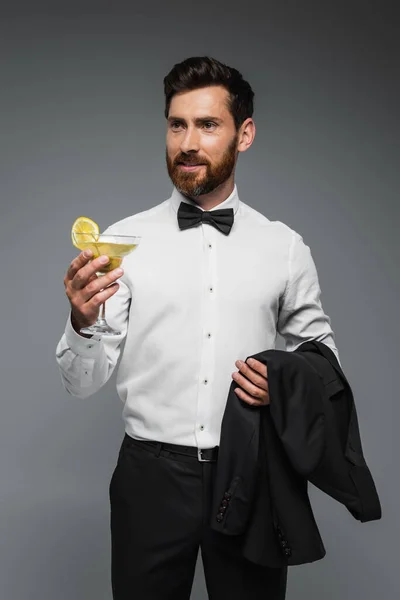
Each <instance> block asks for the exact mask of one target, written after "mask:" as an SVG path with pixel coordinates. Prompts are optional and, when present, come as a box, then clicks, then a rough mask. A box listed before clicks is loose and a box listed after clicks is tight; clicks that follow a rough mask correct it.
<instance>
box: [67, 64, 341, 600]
mask: <svg viewBox="0 0 400 600" xmlns="http://www.w3.org/2000/svg"><path fill="white" fill-rule="evenodd" d="M164 91H165V100H166V106H165V116H166V119H167V135H166V161H167V169H168V174H169V176H170V178H171V181H172V183H173V185H174V188H173V192H172V195H171V197H170V198H169V199H168V200H165V201H164V202H162V203H161V204H158V205H156V206H154V207H152V208H149V209H148V210H146V211H143V212H141V213H138V214H136V215H133V216H131V217H128V218H126V219H124V220H122V221H120V222H118V223H115V224H114V225H112V226H111V227H110V228H109V229H108V232H114V233H120V234H130V235H140V236H142V240H141V243H140V245H139V246H138V248H137V250H136V251H135V252H133V253H132V254H131V255H130V256H128V257H126V258H125V259H124V263H123V269H117V270H114V271H112V272H111V273H109V274H107V275H105V276H103V277H102V278H101V280H98V279H97V278H96V275H95V272H96V270H97V269H98V266H99V265H100V263H101V262H102V261H103V260H104V261H105V262H107V260H108V259H107V257H100V258H97V259H95V260H93V261H91V262H90V258H91V256H90V255H89V254H85V253H81V254H80V255H79V256H78V257H77V258H75V259H74V260H73V261H72V263H71V265H70V267H69V269H68V271H67V274H66V276H65V279H64V284H65V288H66V294H67V296H68V299H69V301H70V304H71V314H70V317H69V318H68V321H67V325H66V330H65V333H64V335H63V336H62V338H61V340H60V342H59V345H58V347H57V360H58V364H59V367H60V369H61V374H62V377H63V381H64V385H65V387H66V389H67V390H68V391H69V392H70V393H71V394H73V395H75V396H78V397H81V398H84V397H87V396H89V395H91V394H94V393H95V392H96V391H97V390H99V389H100V388H101V387H102V386H103V385H104V383H105V382H106V381H107V380H108V378H109V377H110V375H111V373H112V372H113V369H114V368H115V365H116V363H117V360H118V358H119V357H120V354H121V352H120V349H121V342H122V340H125V347H124V351H123V353H122V356H121V361H120V365H119V370H118V377H117V390H118V393H119V396H120V398H121V400H122V402H123V404H124V408H123V417H124V421H125V432H126V435H125V438H124V441H123V444H122V446H121V451H120V454H119V458H118V463H117V466H116V469H115V471H114V473H113V476H112V479H111V483H110V502H111V539H112V587H113V597H114V600H128V599H129V600H132V599H133V598H135V599H136V600H151V599H154V600H167V599H172V598H173V599H174V600H184V599H188V598H189V597H190V590H191V587H192V581H193V575H194V570H195V564H196V558H197V555H198V550H199V548H200V550H201V553H202V559H203V565H204V572H205V580H206V585H207V591H208V594H209V598H210V599H211V600H225V599H226V598H230V599H232V598H234V599H238V600H239V599H243V600H256V599H257V600H258V599H261V598H265V599H266V600H278V599H279V600H280V599H282V598H284V597H285V584H286V571H285V570H284V569H269V568H266V567H260V566H258V565H255V564H252V563H250V562H249V561H245V560H244V559H239V558H238V557H237V555H235V553H234V552H232V553H230V550H231V549H233V545H234V544H235V543H236V542H235V541H234V540H233V539H232V538H230V537H229V536H227V537H226V536H221V535H219V534H218V533H217V532H212V531H211V529H210V527H209V520H210V508H211V506H210V502H211V496H212V489H213V478H214V476H215V468H216V464H217V463H216V459H217V454H218V444H219V435H220V427H221V421H222V416H223V413H224V408H225V403H226V398H227V394H228V390H229V387H230V384H231V377H232V378H233V379H234V380H235V381H236V382H237V387H236V393H237V395H238V397H239V398H241V399H242V400H244V401H245V402H248V403H249V404H251V405H254V406H262V405H266V404H268V403H269V397H268V379H267V376H268V374H267V368H266V366H265V365H263V364H262V363H260V362H258V361H255V362H253V363H251V364H244V363H243V362H242V359H243V357H245V356H248V355H250V354H253V353H256V352H258V351H261V350H265V349H266V348H274V346H275V339H276V334H277V332H279V333H280V334H281V335H282V336H283V337H284V339H285V342H286V350H288V351H293V350H295V349H296V348H297V347H298V346H300V344H302V343H303V342H305V341H307V340H313V339H314V340H318V341H320V342H323V343H324V344H326V345H328V346H329V347H330V348H331V349H332V350H333V351H334V352H335V355H336V356H337V357H338V352H337V349H336V347H335V342H334V336H333V331H332V329H331V327H330V319H329V317H328V316H327V315H326V314H325V313H324V311H323V309H322V306H321V302H320V293H321V292H320V287H319V283H318V276H317V272H316V268H315V265H314V262H313V259H312V257H311V253H310V249H309V247H308V246H306V245H305V244H304V242H303V240H302V237H301V236H300V235H299V234H298V233H296V232H295V231H293V230H292V229H290V228H289V227H288V226H286V225H284V224H283V223H281V222H279V221H275V222H272V221H269V220H268V219H267V218H266V217H265V216H263V215H262V214H260V213H259V212H257V211H256V210H254V209H252V208H251V207H250V206H249V205H248V204H245V203H244V202H242V201H241V200H239V196H238V191H237V187H236V185H235V179H234V178H235V168H236V164H237V159H238V156H239V153H241V152H245V151H247V150H248V149H249V148H250V146H251V145H252V143H253V140H254V136H255V124H254V121H253V118H252V115H253V98H254V93H253V91H252V89H251V87H250V85H249V84H248V83H247V82H246V81H245V80H244V79H243V77H242V75H241V74H240V73H239V72H238V71H237V70H236V69H233V68H230V67H228V66H226V65H223V64H221V63H220V62H218V61H216V60H214V59H212V58H208V57H193V58H189V59H187V60H185V61H183V62H182V63H180V64H177V65H175V66H174V68H173V69H172V70H171V71H170V73H169V74H168V75H167V76H166V77H165V79H164ZM219 211H222V212H219ZM105 284H106V285H107V284H109V287H107V288H106V289H104V290H103V291H101V290H102V289H103V288H104V287H105ZM105 300H107V319H108V321H109V322H110V324H111V325H113V326H116V327H117V328H118V329H119V330H120V331H121V332H122V334H121V335H119V336H114V337H104V338H102V339H99V338H96V336H94V337H93V338H89V339H88V337H85V336H82V335H81V334H80V333H79V330H80V328H82V327H84V326H87V325H90V324H92V323H94V322H95V320H96V317H97V314H98V312H99V307H100V305H101V303H102V302H104V301H105ZM235 367H236V368H235ZM201 450H203V452H201ZM204 461H205V462H204ZM222 538H224V539H222Z"/></svg>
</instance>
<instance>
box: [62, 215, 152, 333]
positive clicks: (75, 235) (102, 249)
mask: <svg viewBox="0 0 400 600" xmlns="http://www.w3.org/2000/svg"><path fill="white" fill-rule="evenodd" d="M83 220H85V223H84V224H83ZM82 229H85V230H86V231H82ZM71 237H72V243H73V245H74V246H75V247H76V248H79V250H91V251H92V252H93V259H92V260H94V259H95V258H98V257H99V256H102V255H106V256H108V258H109V259H110V261H109V262H108V263H107V264H106V265H105V266H104V267H101V269H100V270H99V271H97V276H98V277H101V276H102V275H105V274H106V273H108V272H109V271H112V270H113V269H116V268H117V267H119V266H120V265H121V263H122V261H123V258H124V256H127V255H128V254H130V253H131V252H133V250H135V248H137V246H138V244H139V242H140V239H141V238H140V236H130V235H116V234H108V233H106V234H101V233H99V232H98V226H97V224H96V223H94V221H91V220H90V219H88V218H87V217H79V219H77V220H76V221H75V223H74V225H73V226H72V231H71ZM80 331H81V333H85V334H89V335H93V334H101V335H120V333H121V332H120V331H117V330H116V329H113V328H112V327H110V325H109V324H108V323H107V321H106V317H105V302H103V304H102V305H101V309H100V313H99V316H98V317H97V321H96V323H94V324H93V325H90V326H89V327H83V328H82V329H81V330H80Z"/></svg>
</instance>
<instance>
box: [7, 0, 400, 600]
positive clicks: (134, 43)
mask: <svg viewBox="0 0 400 600" xmlns="http://www.w3.org/2000/svg"><path fill="white" fill-rule="evenodd" d="M134 4H136V3H134V2H132V3H125V4H123V3H118V2H113V3H111V2H97V3H92V4H90V3H86V2H83V1H82V2H80V3H79V4H74V3H73V2H69V3H67V2H63V3H57V2H53V3H51V5H50V7H46V6H45V5H39V4H38V3H35V2H30V3H29V4H26V5H23V4H21V3H18V2H14V3H13V4H12V6H11V5H10V7H7V6H6V5H4V4H3V5H2V9H1V20H0V68H1V72H0V76H1V79H0V86H1V89H0V102H1V107H0V138H1V139H0V153H1V160H0V169H1V177H0V182H1V183H0V185H1V194H0V203H1V204H0V217H1V219H0V249H1V257H2V261H1V329H0V331H1V346H0V353H1V356H0V359H1V360H0V378H1V379H0V381H1V419H0V444H1V446H0V448H1V451H0V474H1V480H0V486H1V487H0V513H1V514H0V523H1V536H0V569H1V572H0V597H1V599H2V600H39V599H40V600H55V599H56V600H72V599H73V600H90V599H96V600H109V599H110V598H111V592H110V580H109V554H110V550H109V520H108V519H109V513H108V511H109V505H108V483H109V479H110V477H111V474H112V471H113V469H114V466H115V461H116V456H117V452H118V449H119V445H120V442H121V439H122V435H123V423H122V419H121V410H122V404H120V401H119V399H118V397H117V395H116V391H115V374H114V376H113V377H112V379H111V380H110V381H109V382H108V384H107V385H106V386H105V387H104V388H103V389H102V390H101V391H100V392H99V393H98V394H97V395H95V396H92V397H91V398H89V399H86V400H84V401H82V400H78V399H76V398H73V397H70V396H69V395H68V394H67V392H65V391H64V389H63V388H62V386H61V381H60V377H59V374H58V371H57V366H56V363H55V357H54V352H55V347H56V344H57V342H58V340H59V338H60V336H61V334H62V332H63V329H64V324H65V320H66V318H67V314H68V304H67V299H66V297H65V295H64V288H63V283H62V279H63V276H64V272H65V270H66V268H67V266H68V264H69V262H70V261H71V260H72V258H73V257H74V256H75V251H74V249H73V248H72V246H71V242H70V238H69V231H70V227H71V224H72V222H73V220H74V219H75V218H76V217H77V216H78V215H81V214H84V215H88V216H91V217H92V218H93V219H95V220H96V221H97V222H98V223H99V224H100V227H101V228H102V229H103V228H105V227H106V226H108V225H109V224H111V223H112V222H114V221H116V220H118V219H121V218H123V217H125V216H128V215H130V214H133V213H135V212H138V211H140V210H144V209H146V208H149V207H151V206H154V205H155V204H158V203H159V202H161V201H163V200H164V199H165V198H167V197H168V196H169V194H170V191H171V183H170V181H169V179H168V176H167V173H166V169H165V166H164V151H165V150H164V149H165V122H164V117H163V102H164V99H163V90H162V78H163V77H164V75H165V74H166V73H167V72H168V71H169V69H170V68H171V67H172V66H173V64H174V63H176V62H179V61H181V60H183V59H184V58H186V57H188V56H191V55H198V54H208V55H211V56H214V57H216V58H218V59H219V60H222V61H224V62H227V63H228V64H230V65H232V66H235V67H236V68H238V69H239V70H241V71H242V73H243V75H244V76H245V78H247V79H248V80H249V81H250V83H251V85H252V86H253V88H254V90H255V93H256V110H255V115H254V117H255V121H256V125H257V136H256V140H255V143H254V145H253V147H252V148H251V149H250V151H249V152H248V153H246V154H245V155H242V156H241V158H240V161H239V167H238V171H237V183H238V188H239V193H240V197H241V198H242V200H243V201H244V202H246V203H248V204H250V205H251V206H253V207H254V208H256V209H257V210H259V211H261V212H263V213H264V214H265V215H266V216H267V217H268V218H270V219H278V220H281V221H283V222H285V223H287V224H288V225H290V226H291V227H293V228H294V229H295V230H296V231H298V232H299V233H301V234H302V235H303V237H304V240H305V241H306V243H307V244H309V245H310V247H311V250H312V253H313V256H314V260H315V262H316V265H317V269H318V272H319V277H320V283H321V288H322V302H323V305H324V308H325V310H326V312H327V313H328V314H329V315H330V317H331V319H332V325H333V328H334V331H335V334H336V341H337V345H338V348H339V352H340V356H341V361H342V365H343V368H344V370H345V372H346V374H347V376H348V378H349V380H350V382H351V384H352V388H353V391H354V394H355V398H356V403H357V408H358V414H359V420H360V425H361V433H362V440H363V445H364V451H365V455H366V458H367V462H368V464H369V466H370V468H371V471H372V473H373V475H374V478H375V481H376V484H377V486H378V490H379V493H380V497H381V501H382V507H383V511H384V519H382V520H381V521H379V522H374V523H367V524H360V523H359V522H357V521H355V520H354V519H353V518H352V517H351V515H350V514H349V513H347V511H346V510H345V509H344V508H343V507H342V506H341V505H339V504H337V503H335V502H334V501H333V500H331V499H330V498H328V497H326V496H324V495H323V494H322V493H321V492H319V491H318V490H316V489H315V488H311V500H312V504H313V507H314V510H315V515H316V518H317V522H318V524H319V527H320V530H321V533H322V536H323V539H324V542H325V545H326V548H327V556H326V557H325V558H324V560H322V561H319V562H317V563H314V564H311V565H304V566H301V567H295V568H292V569H291V570H290V574H289V586H288V595H287V598H288V600H294V599H296V600H301V599H306V598H307V599H315V600H316V599H319V598H324V599H325V600H337V599H341V600H347V599H350V598H365V599H371V600H372V599H374V600H375V599H376V598H377V597H379V596H382V597H385V598H394V597H396V596H397V593H396V591H397V592H398V590H399V585H398V577H397V575H398V574H397V572H396V568H398V553H399V550H398V540H399V534H400V531H399V517H398V508H397V504H398V495H399V480H398V460H397V455H398V448H397V446H396V445H395V443H394V439H395V433H396V430H397V429H398V423H399V417H400V414H399V408H398V404H399V398H398V376H397V375H398V359H399V352H398V346H399V333H400V332H399V325H398V305H399V242H398V221H399V216H400V215H399V208H398V201H397V181H395V163H397V159H398V150H399V148H398V133H399V132H398V103H399V94H398V92H399V89H398V83H397V78H398V64H396V63H397V58H398V47H397V46H396V44H395V33H396V29H397V27H398V26H397V24H396V23H395V18H394V3H393V5H390V4H385V3H382V2H376V3H371V2H366V1H359V2H354V1H353V2H351V1H348V2H346V3H343V4H340V3H332V2H315V3H310V2H283V1H276V2H266V3H261V2H257V1H253V0H251V1H249V0H247V1H246V2H245V3H243V6H242V7H240V6H239V5H236V4H232V3H228V2H215V1H214V2H209V1H206V0H203V1H202V2H201V3H196V4H193V5H191V6H190V5H189V4H188V3H187V2H183V1H176V2H173V3H168V2H165V3H161V2H159V3H154V2H153V1H152V0H148V1H146V2H145V3H144V5H143V6H142V7H140V8H138V7H136V8H134ZM260 275H261V276H262V274H260ZM278 347H280V346H278ZM192 598H193V599H194V600H200V599H204V598H206V593H205V587H204V581H203V575H202V566H201V562H199V564H198V570H197V573H196V579H195V583H194V587H193V594H192ZM266 600H267V599H266Z"/></svg>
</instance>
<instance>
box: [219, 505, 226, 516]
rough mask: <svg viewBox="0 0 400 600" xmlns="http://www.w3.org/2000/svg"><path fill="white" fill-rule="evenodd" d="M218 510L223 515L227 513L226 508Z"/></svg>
mask: <svg viewBox="0 0 400 600" xmlns="http://www.w3.org/2000/svg"><path fill="white" fill-rule="evenodd" d="M218 510H219V512H220V513H221V514H222V515H223V514H224V513H225V511H226V506H222V505H221V506H220V507H219V509H218Z"/></svg>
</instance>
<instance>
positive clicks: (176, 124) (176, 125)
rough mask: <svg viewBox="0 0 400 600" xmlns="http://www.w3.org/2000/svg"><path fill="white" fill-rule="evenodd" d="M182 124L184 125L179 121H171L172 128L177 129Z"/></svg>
mask: <svg viewBox="0 0 400 600" xmlns="http://www.w3.org/2000/svg"><path fill="white" fill-rule="evenodd" d="M181 126H182V123H179V121H173V122H172V123H171V128H172V129H176V128H177V127H181Z"/></svg>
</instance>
